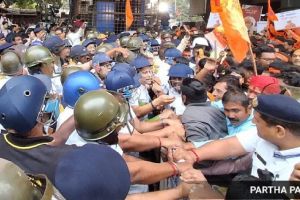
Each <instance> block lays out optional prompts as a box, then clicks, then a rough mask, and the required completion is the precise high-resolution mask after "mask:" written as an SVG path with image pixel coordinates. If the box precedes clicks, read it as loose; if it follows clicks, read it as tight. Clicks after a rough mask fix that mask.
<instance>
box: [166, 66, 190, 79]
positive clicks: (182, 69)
mask: <svg viewBox="0 0 300 200" xmlns="http://www.w3.org/2000/svg"><path fill="white" fill-rule="evenodd" d="M193 73H194V72H193V70H192V69H191V68H190V67H189V66H187V65H185V64H180V63H178V64H175V65H172V66H171V68H170V70H169V74H168V76H169V77H180V78H187V77H191V76H192V75H193Z"/></svg>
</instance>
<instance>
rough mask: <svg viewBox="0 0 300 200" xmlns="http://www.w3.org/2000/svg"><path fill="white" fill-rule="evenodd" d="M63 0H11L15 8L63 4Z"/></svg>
mask: <svg viewBox="0 0 300 200" xmlns="http://www.w3.org/2000/svg"><path fill="white" fill-rule="evenodd" d="M62 1H63V0H10V1H9V3H10V4H13V7H15V8H24V9H34V8H36V7H39V6H40V5H42V4H53V5H58V6H61V5H62Z"/></svg>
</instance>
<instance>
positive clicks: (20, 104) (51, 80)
mask: <svg viewBox="0 0 300 200" xmlns="http://www.w3.org/2000/svg"><path fill="white" fill-rule="evenodd" d="M7 23H8V22H7V21H3V22H2V25H3V27H1V29H2V33H0V52H1V76H0V88H1V90H0V114H1V118H0V125H1V126H0V129H1V134H0V149H1V151H0V158H1V159H0V171H1V173H0V177H1V178H0V187H2V185H5V184H6V185H9V188H10V189H8V190H6V191H0V197H1V199H2V197H3V199H22V197H23V199H24V197H25V195H27V194H28V195H29V196H26V198H28V199H31V198H32V199H34V198H35V199H42V198H45V199H47V198H56V199H64V198H65V199H71V200H72V199H106V200H107V199H127V200H135V199H139V200H143V199H145V200H147V199H161V200H169V199H170V200H173V199H182V198H189V199H207V198H209V199H227V198H244V197H243V194H239V195H241V196H234V195H236V194H230V191H232V190H231V183H234V182H235V180H236V179H235V178H233V177H237V176H239V175H240V174H247V178H249V177H251V178H253V177H254V178H255V180H256V181H262V180H263V179H262V177H260V173H259V171H260V170H266V171H267V172H268V173H269V175H270V177H272V180H271V181H277V180H282V181H289V180H290V181H299V179H300V172H299V171H300V167H299V163H300V159H299V148H300V139H299V137H300V136H299V134H300V125H299V121H300V104H299V102H298V101H299V99H300V96H299V91H300V89H299V88H300V85H299V84H300V81H299V80H300V75H299V69H300V68H299V66H300V50H299V45H298V44H299V42H300V39H299V38H300V35H298V32H297V31H298V30H297V29H292V30H289V31H288V33H287V34H284V36H274V38H273V39H270V38H268V37H267V36H266V35H263V34H262V35H261V34H257V33H254V34H253V35H252V36H251V38H250V39H251V42H252V46H253V52H254V56H255V60H256V65H257V72H258V74H255V70H254V69H253V62H252V60H251V55H250V54H249V55H248V56H247V58H245V60H244V61H243V62H241V63H238V62H236V60H235V59H234V57H233V56H232V53H231V51H230V49H229V48H224V49H223V50H222V51H221V52H214V49H212V47H211V46H212V45H213V42H212V41H210V40H208V39H207V38H206V37H205V33H206V32H209V30H201V29H200V28H196V27H188V26H185V25H184V26H178V27H173V28H172V30H167V31H166V30H160V31H154V30H153V29H152V28H151V27H139V28H137V30H135V32H134V33H131V32H122V33H118V34H116V33H112V32H105V33H100V32H98V31H96V30H93V29H89V28H87V23H85V22H84V21H82V20H80V19H75V20H74V21H73V22H72V25H69V24H66V23H64V22H62V23H60V24H53V25H51V26H50V27H44V26H43V25H42V24H39V25H37V26H28V27H25V26H24V27H23V26H19V25H17V24H13V25H12V26H11V27H12V28H11V30H8V29H7V26H6V24H7ZM219 35H221V36H224V35H222V32H219ZM223 39H225V38H223ZM285 161H286V162H285ZM278 166H280V167H278ZM16 174H19V175H20V176H19V177H16ZM211 176H216V177H217V183H218V181H219V182H223V181H224V180H229V183H228V184H226V185H225V186H223V185H222V186H220V185H218V186H215V184H214V183H212V182H213V181H212V179H211ZM247 178H246V179H247ZM16 180H20V182H22V185H24V186H26V187H22V189H21V190H19V191H18V192H15V193H14V192H12V191H14V189H15V188H19V184H20V183H19V182H18V181H16ZM232 180H233V181H232ZM158 182H160V186H157V183H158ZM149 185H151V188H153V187H154V186H155V185H156V186H155V187H154V188H156V189H149ZM216 185H217V184H216ZM33 186H34V187H33ZM220 188H221V189H220ZM222 188H223V189H224V188H226V189H225V190H223V189H222ZM227 189H228V190H227ZM226 190H227V191H228V192H227V194H226ZM224 191H225V192H224ZM14 195H15V196H14ZM30 195H31V196H30ZM230 195H233V196H230Z"/></svg>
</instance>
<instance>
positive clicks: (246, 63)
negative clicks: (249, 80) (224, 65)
mask: <svg viewBox="0 0 300 200" xmlns="http://www.w3.org/2000/svg"><path fill="white" fill-rule="evenodd" d="M239 67H241V68H243V69H245V70H247V71H252V72H254V69H253V62H252V61H251V60H244V61H243V62H241V63H240V64H239ZM256 69H257V74H258V75H261V74H262V73H263V72H264V70H265V69H264V67H262V66H260V65H258V63H257V62H256Z"/></svg>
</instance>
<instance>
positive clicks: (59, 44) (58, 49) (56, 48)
mask: <svg viewBox="0 0 300 200" xmlns="http://www.w3.org/2000/svg"><path fill="white" fill-rule="evenodd" d="M43 46H44V47H46V48H48V49H49V50H50V52H51V53H53V54H54V55H55V72H56V73H57V74H60V73H61V71H62V68H63V66H65V65H68V63H69V60H68V59H69V57H70V51H71V46H70V44H68V43H66V41H64V40H62V39H61V38H60V37H58V36H51V37H49V38H47V39H46V40H45V41H44V42H43Z"/></svg>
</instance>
